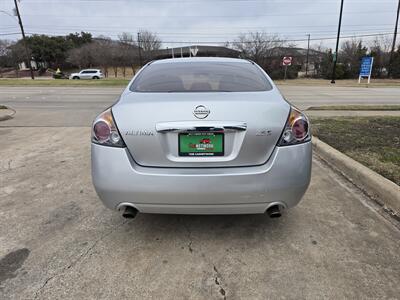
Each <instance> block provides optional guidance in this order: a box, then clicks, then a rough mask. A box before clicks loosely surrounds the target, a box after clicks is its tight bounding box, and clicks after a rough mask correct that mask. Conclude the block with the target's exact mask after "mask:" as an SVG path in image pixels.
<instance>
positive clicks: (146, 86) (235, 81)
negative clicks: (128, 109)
mask: <svg viewBox="0 0 400 300" xmlns="http://www.w3.org/2000/svg"><path fill="white" fill-rule="evenodd" d="M271 89H272V87H271V84H270V83H269V81H268V79H267V78H266V77H265V75H264V74H263V73H262V72H261V71H260V70H259V69H258V67H256V66H254V65H253V64H251V63H243V62H237V63H235V62H234V63H232V62H229V63H223V62H185V63H183V62H182V63H162V64H151V65H149V66H148V67H146V68H145V69H144V70H143V71H142V72H141V73H140V74H139V76H138V77H137V78H136V79H135V81H134V82H133V83H132V85H131V87H130V90H131V91H134V92H147V93H157V92H158V93H173V92H178V93H179V92H256V91H268V90H271Z"/></svg>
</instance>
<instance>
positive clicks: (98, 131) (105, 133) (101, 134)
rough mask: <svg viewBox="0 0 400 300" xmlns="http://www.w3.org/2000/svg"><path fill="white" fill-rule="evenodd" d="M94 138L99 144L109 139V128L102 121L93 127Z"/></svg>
mask: <svg viewBox="0 0 400 300" xmlns="http://www.w3.org/2000/svg"><path fill="white" fill-rule="evenodd" d="M93 134H94V137H95V138H96V139H97V140H98V141H99V142H105V141H107V140H108V139H109V138H110V134H111V128H110V127H109V126H108V124H107V123H106V122H104V121H98V122H97V123H95V124H94V125H93Z"/></svg>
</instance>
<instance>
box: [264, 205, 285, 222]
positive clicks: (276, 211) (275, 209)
mask: <svg viewBox="0 0 400 300" xmlns="http://www.w3.org/2000/svg"><path fill="white" fill-rule="evenodd" d="M267 215H268V217H270V218H271V219H273V218H280V217H281V216H282V211H281V208H280V206H279V205H273V206H271V207H269V208H268V209H267Z"/></svg>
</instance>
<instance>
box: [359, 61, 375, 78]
mask: <svg viewBox="0 0 400 300" xmlns="http://www.w3.org/2000/svg"><path fill="white" fill-rule="evenodd" d="M373 61H374V58H373V57H371V56H364V57H363V58H362V60H361V66H360V77H369V76H371V69H372V63H373Z"/></svg>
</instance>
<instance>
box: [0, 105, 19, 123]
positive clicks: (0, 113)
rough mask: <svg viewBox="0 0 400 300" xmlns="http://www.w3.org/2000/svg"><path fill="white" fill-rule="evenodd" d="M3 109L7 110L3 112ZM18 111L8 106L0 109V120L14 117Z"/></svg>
mask: <svg viewBox="0 0 400 300" xmlns="http://www.w3.org/2000/svg"><path fill="white" fill-rule="evenodd" d="M3 111H5V112H4V113H3ZM16 113H17V112H16V111H15V110H14V109H12V108H10V107H7V108H5V109H0V121H5V120H9V119H12V117H13V116H14V115H15V114H16Z"/></svg>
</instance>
